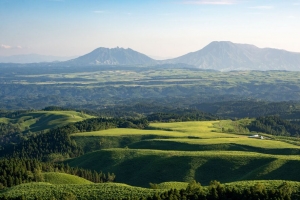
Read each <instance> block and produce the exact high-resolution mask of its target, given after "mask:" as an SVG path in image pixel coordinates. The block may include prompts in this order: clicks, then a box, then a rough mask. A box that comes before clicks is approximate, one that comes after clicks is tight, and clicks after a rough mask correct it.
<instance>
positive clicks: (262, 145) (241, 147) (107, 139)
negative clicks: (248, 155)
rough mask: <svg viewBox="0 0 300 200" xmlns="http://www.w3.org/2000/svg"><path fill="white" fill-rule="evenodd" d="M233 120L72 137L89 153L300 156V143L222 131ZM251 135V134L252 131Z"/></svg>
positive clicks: (172, 124)
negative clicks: (150, 151) (149, 151)
mask: <svg viewBox="0 0 300 200" xmlns="http://www.w3.org/2000/svg"><path fill="white" fill-rule="evenodd" d="M230 123H231V121H229V120H224V121H204V122H176V123H152V124H150V129H151V130H139V129H109V130H103V131H95V132H85V133H76V134H73V135H72V137H73V139H75V141H76V142H77V144H78V145H79V146H82V147H83V148H84V149H85V151H86V152H90V151H93V150H99V149H107V148H124V147H129V148H132V149H158V150H181V151H204V150H211V151H214V150H219V151H221V150H226V151H229V150H232V151H252V152H259V153H269V154H281V155H291V154H292V155H299V153H300V146H297V145H293V144H288V143H286V142H282V141H275V140H261V139H254V138H248V136H247V135H244V134H239V133H237V134H232V133H231V134H230V133H222V132H221V129H220V128H218V127H219V126H222V127H226V128H228V127H229V128H230V127H231V126H232V125H231V124H230ZM248 135H249V134H248Z"/></svg>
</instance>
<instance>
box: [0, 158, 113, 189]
mask: <svg viewBox="0 0 300 200" xmlns="http://www.w3.org/2000/svg"><path fill="white" fill-rule="evenodd" d="M43 172H61V173H66V174H71V175H75V176H79V177H82V178H84V179H87V180H89V181H92V182H94V183H103V182H113V181H114V180H115V177H116V176H115V175H114V174H113V173H107V174H105V173H102V172H97V171H91V170H87V169H82V168H77V167H76V168H75V167H70V166H69V165H65V164H59V163H49V162H47V163H45V162H40V161H38V160H36V159H17V158H13V159H2V160H0V188H1V189H3V188H6V187H12V186H15V185H19V184H22V183H29V182H43V181H44V178H43V175H42V173H43Z"/></svg>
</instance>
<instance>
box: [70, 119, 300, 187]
mask: <svg viewBox="0 0 300 200" xmlns="http://www.w3.org/2000/svg"><path fill="white" fill-rule="evenodd" d="M248 121H250V120H248ZM233 126H234V122H232V121H228V120H227V121H205V122H176V123H152V124H150V129H151V130H136V129H109V130H104V131H97V132H84V133H76V134H73V135H72V138H73V139H74V140H75V141H76V143H77V144H78V145H81V146H83V147H84V148H85V149H86V150H88V151H92V150H97V149H98V150H99V149H102V150H100V151H95V152H92V153H88V154H85V155H83V156H81V157H78V158H75V159H72V160H68V161H67V163H68V164H69V165H71V166H79V167H82V168H88V169H92V170H95V169H101V170H104V171H107V170H110V171H113V172H114V173H115V174H117V180H118V181H120V182H124V183H127V184H130V185H136V186H144V187H145V186H148V184H149V182H152V183H159V182H167V181H177V182H178V181H179V182H182V181H183V182H188V181H191V180H193V179H195V180H197V181H199V182H200V183H202V184H206V185H207V184H208V183H209V182H210V181H211V180H219V181H221V182H233V181H241V180H264V179H268V180H269V179H270V180H278V179H283V180H294V181H300V176H299V175H298V174H297V173H296V171H297V168H298V167H300V158H299V156H298V155H299V153H300V146H298V145H296V144H289V143H286V142H284V141H279V140H274V139H271V138H267V139H254V138H249V137H248V136H249V135H251V133H248V135H247V134H245V133H244V132H243V133H240V132H238V133H224V132H222V131H223V130H225V129H226V130H228V129H232V127H233ZM237 130H238V129H237ZM87 147H89V149H88V148H87Z"/></svg>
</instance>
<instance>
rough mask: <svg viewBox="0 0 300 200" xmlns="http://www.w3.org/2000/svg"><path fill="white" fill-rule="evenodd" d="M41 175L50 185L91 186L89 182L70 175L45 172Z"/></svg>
mask: <svg viewBox="0 0 300 200" xmlns="http://www.w3.org/2000/svg"><path fill="white" fill-rule="evenodd" d="M42 175H43V177H44V181H45V182H47V183H51V184H92V182H91V181H88V180H86V179H84V178H81V177H78V176H74V175H70V174H64V173H58V172H47V173H43V174H42Z"/></svg>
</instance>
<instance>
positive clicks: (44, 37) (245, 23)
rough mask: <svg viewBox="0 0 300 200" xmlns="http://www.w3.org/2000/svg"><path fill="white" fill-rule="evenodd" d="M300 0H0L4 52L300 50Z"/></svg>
mask: <svg viewBox="0 0 300 200" xmlns="http://www.w3.org/2000/svg"><path fill="white" fill-rule="evenodd" d="M299 11H300V0H287V1H279V0H275V1H271V0H266V1H263V2H262V1H258V0H254V1H242V0H143V1H138V0H128V1H121V0H116V1H105V0H98V1H97V0H88V1H80V0H0V15H1V17H2V19H5V20H1V22H0V29H1V32H0V56H10V55H19V54H41V55H51V56H63V57H66V56H80V55H83V54H86V53H88V52H91V51H92V50H94V49H96V48H98V47H106V48H114V47H117V46H119V47H123V48H131V49H133V50H135V51H138V52H141V53H143V54H146V55H148V56H150V57H162V58H172V57H178V56H181V55H184V54H186V53H189V52H194V51H197V50H200V49H202V48H203V47H204V46H206V45H208V44H209V43H210V42H212V41H231V42H234V43H242V44H253V45H255V46H257V47H260V48H265V47H268V48H276V49H284V50H287V51H292V52H300V40H299V39H298V36H299V35H300V23H299V22H298V21H299V19H300V12H299Z"/></svg>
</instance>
